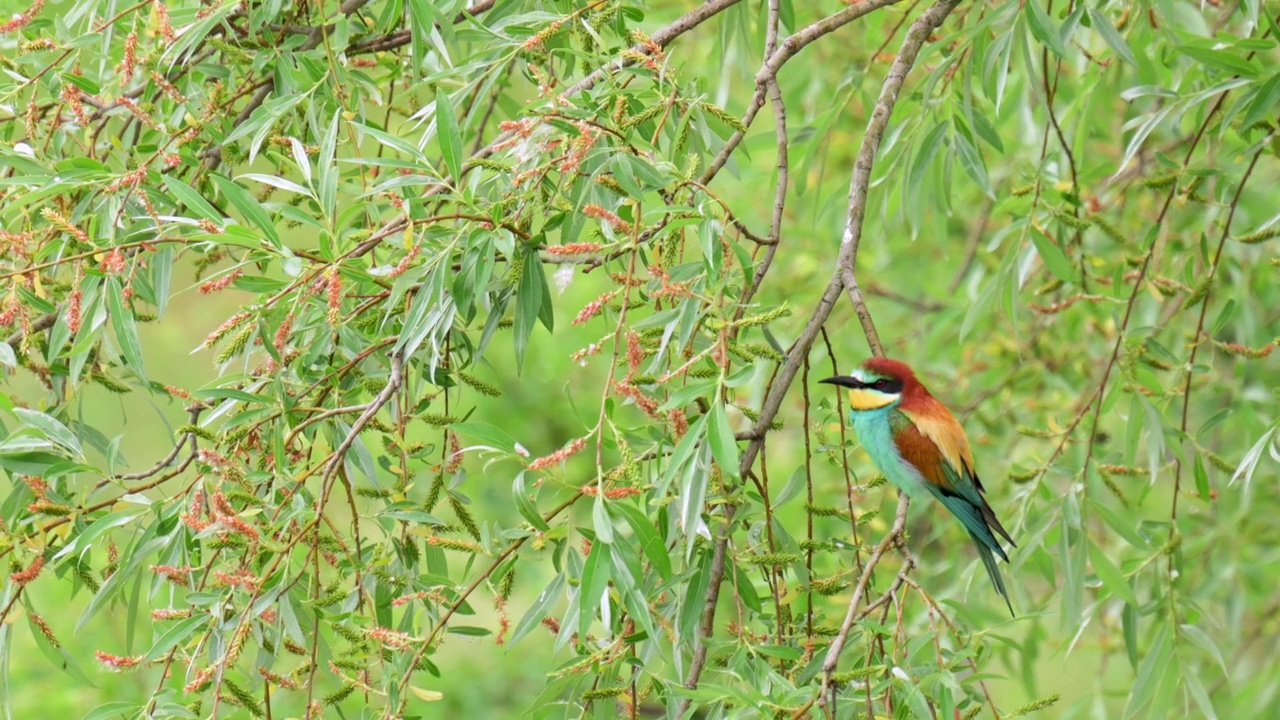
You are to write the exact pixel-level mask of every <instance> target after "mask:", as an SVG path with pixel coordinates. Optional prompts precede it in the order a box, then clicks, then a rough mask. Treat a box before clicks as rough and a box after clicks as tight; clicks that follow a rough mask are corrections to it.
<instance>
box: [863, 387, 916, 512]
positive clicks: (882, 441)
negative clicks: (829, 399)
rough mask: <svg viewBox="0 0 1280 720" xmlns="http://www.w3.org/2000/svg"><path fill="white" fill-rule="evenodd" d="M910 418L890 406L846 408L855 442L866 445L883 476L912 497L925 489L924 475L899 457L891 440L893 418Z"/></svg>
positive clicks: (899, 420)
mask: <svg viewBox="0 0 1280 720" xmlns="http://www.w3.org/2000/svg"><path fill="white" fill-rule="evenodd" d="M895 420H896V421H898V422H909V421H908V420H906V418H905V417H904V416H903V415H902V413H900V412H898V411H897V409H896V408H894V407H893V406H890V407H886V408H881V409H878V410H861V411H853V410H850V411H849V423H850V424H851V425H853V431H854V432H856V433H857V434H858V442H860V443H862V447H864V448H866V450H867V454H868V455H870V456H871V462H873V463H875V464H876V467H877V468H879V469H880V472H882V473H884V476H885V477H886V478H887V479H888V480H889V482H891V483H893V484H894V485H895V486H897V487H898V489H899V490H902V491H903V492H905V493H906V494H907V495H909V496H911V497H912V498H915V497H919V496H920V494H921V493H928V490H927V489H926V488H925V479H924V477H922V476H921V475H920V473H919V472H918V471H917V470H916V469H915V468H914V467H912V466H911V464H910V463H908V462H907V461H906V460H904V459H903V458H902V454H901V453H899V452H898V445H897V443H895V442H894V440H893V434H894V429H895V428H894V421H895Z"/></svg>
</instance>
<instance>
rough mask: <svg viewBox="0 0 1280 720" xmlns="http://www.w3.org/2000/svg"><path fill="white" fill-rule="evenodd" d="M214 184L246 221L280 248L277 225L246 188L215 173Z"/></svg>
mask: <svg viewBox="0 0 1280 720" xmlns="http://www.w3.org/2000/svg"><path fill="white" fill-rule="evenodd" d="M210 177H211V178H212V179H213V184H214V185H217V186H218V190H219V191H220V192H221V193H222V196H223V197H224V198H226V200H227V202H229V203H231V205H232V206H233V207H235V209H236V210H239V211H240V214H241V215H243V216H244V218H245V219H246V220H248V221H249V222H250V223H252V224H253V225H254V227H256V228H258V229H259V230H261V231H262V234H263V235H265V236H266V237H267V239H268V240H270V241H271V244H272V245H274V246H275V247H277V248H279V247H280V234H279V233H278V232H276V226H275V223H273V222H271V216H270V215H268V214H267V211H266V210H264V209H263V207H262V205H261V204H260V203H258V201H257V200H255V199H254V198H253V196H252V195H250V194H249V193H248V192H246V191H245V189H244V188H242V187H240V186H239V185H237V184H236V183H235V181H233V180H232V179H231V178H228V177H225V176H223V175H219V174H217V173H214V174H213V175H211V176H210Z"/></svg>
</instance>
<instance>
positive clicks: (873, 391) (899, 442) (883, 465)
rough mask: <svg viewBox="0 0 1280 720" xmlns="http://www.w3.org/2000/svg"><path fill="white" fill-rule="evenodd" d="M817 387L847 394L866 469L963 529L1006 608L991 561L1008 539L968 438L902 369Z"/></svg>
mask: <svg viewBox="0 0 1280 720" xmlns="http://www.w3.org/2000/svg"><path fill="white" fill-rule="evenodd" d="M819 382H822V383H827V384H830V385H837V386H840V387H844V388H848V393H849V423H850V424H851V425H853V429H854V431H855V432H856V433H857V434H858V439H859V441H860V442H861V443H862V447H863V448H865V449H866V451H867V454H868V455H870V456H871V460H872V462H874V463H875V465H876V467H878V468H879V469H880V472H882V473H884V476H885V477H886V478H887V479H888V480H889V482H891V483H893V484H894V485H895V486H897V487H898V489H899V490H901V491H902V492H904V493H906V494H907V496H908V497H910V498H912V499H917V500H918V499H923V498H929V497H932V498H934V499H936V500H938V501H939V502H941V503H942V504H943V506H945V507H946V508H947V509H948V510H950V511H951V513H952V514H953V515H955V516H956V518H958V519H959V520H960V522H961V524H963V525H964V528H965V530H967V531H968V532H969V535H970V537H972V538H973V542H974V545H976V546H977V548H978V555H979V556H980V557H981V558H982V563H983V565H985V566H986V568H987V574H988V575H990V576H991V582H992V584H994V585H995V589H996V592H998V593H999V594H1000V595H1001V596H1002V597H1003V598H1004V601H1005V604H1007V605H1008V606H1009V613H1010V614H1011V615H1012V614H1014V612H1013V603H1012V601H1010V599H1009V591H1008V589H1007V588H1006V587H1005V584H1004V578H1003V577H1001V575H1000V568H999V567H998V566H997V565H996V557H997V556H998V557H999V558H1000V559H1002V560H1004V561H1005V562H1009V556H1008V555H1007V554H1006V553H1005V551H1004V548H1003V547H1001V545H1000V541H999V539H998V538H997V537H996V534H997V533H998V534H999V535H1000V537H1002V538H1004V539H1005V540H1007V541H1008V543H1009V545H1010V546H1012V547H1017V545H1015V544H1014V542H1013V538H1012V537H1010V536H1009V532H1008V531H1007V530H1005V529H1004V526H1003V525H1001V524H1000V520H999V519H998V518H997V517H996V514H995V511H994V510H992V509H991V505H990V504H988V503H987V499H986V498H985V497H984V496H983V493H984V492H986V491H985V489H984V488H983V487H982V481H981V480H979V479H978V473H977V470H976V469H975V467H974V462H973V452H972V451H971V450H970V449H969V438H968V436H966V435H965V432H964V428H963V427H961V425H960V421H958V420H956V418H955V416H954V415H952V414H951V411H950V410H948V409H947V407H946V406H945V405H943V404H942V403H941V402H940V401H939V400H938V399H937V398H935V397H934V396H933V395H931V394H930V393H929V391H928V390H927V389H925V386H924V385H922V384H921V383H920V381H919V380H918V379H916V374H915V373H914V372H913V371H912V370H911V368H910V367H908V366H907V365H906V364H905V363H902V362H899V361H897V360H891V359H889V358H886V357H873V358H870V359H868V360H867V361H865V362H863V363H862V365H860V366H858V367H857V368H856V369H854V370H853V372H852V373H851V374H849V375H837V376H835V377H830V378H826V379H825V380H820V381H819Z"/></svg>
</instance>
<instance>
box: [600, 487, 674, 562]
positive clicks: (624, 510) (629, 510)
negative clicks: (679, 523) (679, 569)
mask: <svg viewBox="0 0 1280 720" xmlns="http://www.w3.org/2000/svg"><path fill="white" fill-rule="evenodd" d="M610 509H611V510H613V511H615V512H617V513H618V514H619V515H621V516H622V519H623V520H625V521H626V523H627V525H630V526H631V532H633V533H635V542H637V543H638V544H639V545H640V552H642V553H644V556H645V557H647V558H649V564H650V565H652V566H653V569H654V570H656V571H657V572H658V575H659V576H661V577H662V579H663V580H670V579H671V557H670V556H669V555H668V554H667V546H666V544H665V543H664V542H663V541H662V538H661V537H660V536H659V535H658V532H657V529H656V528H654V526H653V522H652V521H651V520H649V518H647V517H645V515H644V513H642V512H640V510H639V509H637V508H635V507H633V506H632V505H630V504H628V503H626V502H616V503H613V505H611V506H610Z"/></svg>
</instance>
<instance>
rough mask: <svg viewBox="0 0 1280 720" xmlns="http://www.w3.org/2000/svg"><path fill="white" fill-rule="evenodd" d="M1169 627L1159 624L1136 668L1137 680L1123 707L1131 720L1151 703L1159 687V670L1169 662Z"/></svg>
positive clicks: (1125, 714)
mask: <svg viewBox="0 0 1280 720" xmlns="http://www.w3.org/2000/svg"><path fill="white" fill-rule="evenodd" d="M1169 645H1170V643H1169V626H1168V625H1164V624H1161V625H1160V629H1159V630H1158V631H1157V632H1156V639H1155V640H1154V641H1153V642H1152V643H1151V647H1150V648H1149V649H1148V650H1147V654H1146V656H1145V657H1144V658H1143V660H1142V665H1141V666H1140V667H1139V668H1138V676H1137V679H1135V680H1134V683H1133V686H1132V687H1131V688H1130V690H1129V702H1128V704H1127V705H1126V706H1125V710H1124V716H1125V717H1126V718H1131V717H1133V716H1134V715H1136V714H1137V712H1138V711H1139V710H1141V709H1142V708H1143V707H1145V706H1146V705H1147V703H1149V702H1151V697H1152V696H1153V695H1155V692H1156V688H1157V686H1158V685H1159V682H1160V677H1161V670H1163V669H1164V666H1165V664H1166V663H1167V662H1168V660H1169V654H1170V653H1169Z"/></svg>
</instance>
